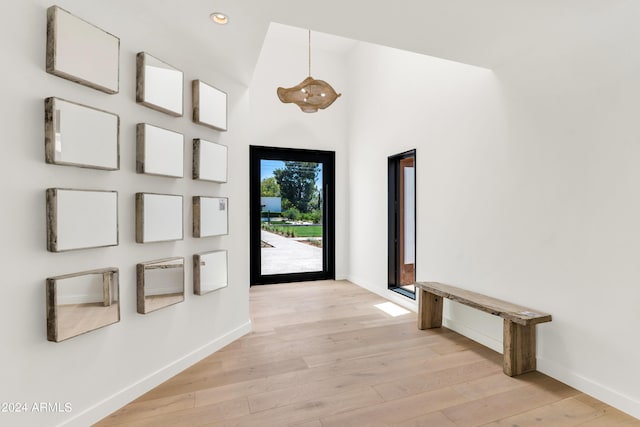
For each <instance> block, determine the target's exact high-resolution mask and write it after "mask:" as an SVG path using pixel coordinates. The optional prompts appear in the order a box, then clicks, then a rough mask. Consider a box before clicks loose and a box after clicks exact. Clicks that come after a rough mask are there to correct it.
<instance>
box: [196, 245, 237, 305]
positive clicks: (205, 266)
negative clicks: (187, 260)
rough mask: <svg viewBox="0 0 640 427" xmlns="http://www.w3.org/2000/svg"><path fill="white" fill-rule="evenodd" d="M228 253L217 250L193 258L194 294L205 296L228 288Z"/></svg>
mask: <svg viewBox="0 0 640 427" xmlns="http://www.w3.org/2000/svg"><path fill="white" fill-rule="evenodd" d="M228 275H229V273H228V255H227V251H226V250H224V249H222V250H217V251H211V252H204V253H200V254H195V255H194V256H193V292H194V293H195V294H196V295H205V294H208V293H209V292H213V291H216V290H218V289H222V288H226V287H227V286H228V283H229V280H228Z"/></svg>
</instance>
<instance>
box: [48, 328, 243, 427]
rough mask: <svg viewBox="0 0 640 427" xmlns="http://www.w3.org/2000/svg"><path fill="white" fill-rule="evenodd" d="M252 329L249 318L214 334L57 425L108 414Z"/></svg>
mask: <svg viewBox="0 0 640 427" xmlns="http://www.w3.org/2000/svg"><path fill="white" fill-rule="evenodd" d="M249 332H251V321H247V322H246V323H244V324H243V325H241V326H239V327H238V328H236V329H234V330H232V331H230V332H228V333H226V334H225V335H223V336H221V337H218V338H216V339H215V340H213V341H211V342H210V343H207V344H205V345H203V346H202V347H200V348H197V349H196V350H194V351H192V352H191V353H189V354H186V355H184V356H183V357H181V358H180V359H178V360H176V361H174V362H171V363H170V364H168V365H167V366H165V367H164V368H161V369H159V370H157V371H156V372H153V373H151V374H150V375H148V376H146V377H145V378H142V379H141V380H139V381H137V382H135V383H133V384H131V385H129V386H128V387H126V388H125V389H123V390H120V391H119V392H117V393H115V394H113V395H112V396H109V397H108V398H106V399H104V400H102V401H101V402H98V403H96V404H95V405H93V406H91V407H89V408H87V409H85V410H84V411H82V412H80V413H79V414H78V415H76V416H75V417H73V418H70V419H68V420H66V421H64V422H63V423H62V424H59V425H58V427H62V426H65V427H76V426H77V427H85V426H88V425H92V424H94V423H96V422H98V421H100V420H101V419H103V418H104V417H106V416H108V415H110V414H111V413H113V412H115V411H116V410H118V409H120V408H121V407H123V406H124V405H126V404H127V403H129V402H131V401H132V400H134V399H136V398H137V397H139V396H141V395H143V394H144V393H146V392H147V391H149V390H151V389H153V388H154V387H157V386H158V385H160V384H162V383H163V382H165V381H166V380H168V379H169V378H171V377H173V376H174V375H176V374H178V373H180V372H182V371H184V370H185V369H186V368H188V367H190V366H191V365H193V364H195V363H197V362H199V361H200V360H202V359H204V358H205V357H207V356H209V355H211V354H212V353H215V352H216V351H218V350H220V349H221V348H222V347H224V346H226V345H228V344H231V343H232V342H233V341H235V340H237V339H238V338H240V337H242V336H243V335H246V334H248V333H249Z"/></svg>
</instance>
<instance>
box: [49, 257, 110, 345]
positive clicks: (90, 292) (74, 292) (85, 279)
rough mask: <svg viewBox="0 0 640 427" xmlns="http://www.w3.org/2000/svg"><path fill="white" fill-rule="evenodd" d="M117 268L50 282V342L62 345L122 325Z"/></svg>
mask: <svg viewBox="0 0 640 427" xmlns="http://www.w3.org/2000/svg"><path fill="white" fill-rule="evenodd" d="M118 279H119V270H118V269H117V268H115V267H109V268H103V269H98V270H90V271H83V272H80V273H73V274H66V275H63V276H56V277H49V278H47V279H46V283H45V285H46V306H47V340H48V341H52V342H61V341H65V340H67V339H70V338H73V337H76V336H78V335H82V334H85V333H87V332H91V331H94V330H96V329H100V328H103V327H105V326H109V325H112V324H114V323H117V322H119V321H120V296H119V280H118Z"/></svg>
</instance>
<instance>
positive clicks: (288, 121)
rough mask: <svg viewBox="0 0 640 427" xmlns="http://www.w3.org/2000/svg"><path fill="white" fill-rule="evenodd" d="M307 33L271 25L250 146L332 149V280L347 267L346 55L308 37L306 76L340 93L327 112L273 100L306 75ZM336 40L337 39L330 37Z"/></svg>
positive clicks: (257, 75)
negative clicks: (309, 65)
mask: <svg viewBox="0 0 640 427" xmlns="http://www.w3.org/2000/svg"><path fill="white" fill-rule="evenodd" d="M307 37H308V36H307V32H306V31H304V30H301V29H299V28H293V27H288V26H284V25H280V24H271V26H270V27H269V31H268V32H267V36H266V38H265V42H264V45H263V47H262V51H261V52H260V57H259V59H258V63H257V65H256V69H255V72H254V75H253V80H252V81H251V101H250V103H251V144H252V145H259V146H270V147H286V148H300V149H313V150H327V151H335V153H336V278H344V277H345V276H346V272H347V269H348V265H349V264H348V262H349V261H348V243H349V239H348V223H347V221H346V219H347V209H348V199H347V186H346V185H345V183H346V182H347V179H348V177H347V166H348V159H347V150H346V142H347V119H348V118H347V115H348V99H349V97H350V94H349V96H347V93H348V89H347V61H346V58H347V55H348V51H345V52H343V53H340V52H338V53H336V52H329V51H324V50H322V49H321V47H320V45H319V44H318V45H317V46H316V42H315V41H316V40H317V39H316V38H319V37H327V36H323V35H318V34H315V35H312V46H313V47H312V53H311V54H312V65H311V75H312V76H313V77H314V78H316V79H321V80H325V81H327V82H328V83H329V84H331V86H333V88H334V89H335V90H336V92H338V93H341V92H345V95H344V96H343V97H341V98H338V99H337V100H336V101H335V102H334V103H333V104H332V105H331V106H330V107H329V108H327V109H325V110H319V111H318V112H316V113H303V112H302V111H301V110H300V108H299V107H297V106H296V105H295V104H283V103H282V102H280V100H279V99H278V95H277V94H276V89H277V88H278V87H280V86H281V87H285V88H288V87H292V86H295V85H297V84H298V83H300V82H301V81H302V80H304V79H305V78H306V77H307V76H308V65H307V64H308V63H307V60H308V56H307V55H308V53H307V52H308V47H307ZM336 39H338V38H336Z"/></svg>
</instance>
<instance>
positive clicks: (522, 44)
mask: <svg viewBox="0 0 640 427" xmlns="http://www.w3.org/2000/svg"><path fill="white" fill-rule="evenodd" d="M97 3H104V4H105V6H104V7H110V8H113V7H118V5H120V4H121V5H122V7H123V8H125V10H133V11H134V13H136V11H137V13H139V14H140V18H141V19H142V18H144V22H148V21H149V20H150V18H153V20H154V21H155V22H157V23H158V24H159V25H162V26H165V27H167V28H171V29H172V30H173V31H172V32H175V33H177V34H180V35H181V37H184V38H185V40H187V41H189V42H190V43H193V44H194V45H196V46H198V45H199V46H201V49H203V51H206V52H207V54H208V55H214V56H215V57H217V58H219V59H220V64H224V67H225V69H226V70H225V71H226V73H228V74H229V75H230V76H233V77H234V78H237V79H238V80H239V81H240V82H242V83H243V84H248V83H249V81H250V79H251V75H252V73H253V69H254V67H255V64H256V62H257V59H258V56H259V54H260V49H261V46H262V42H263V40H264V38H265V35H266V33H267V30H268V28H269V24H270V22H277V23H280V24H285V25H288V26H294V27H299V28H310V29H311V30H313V31H314V32H321V33H328V34H333V35H337V36H341V37H344V38H346V39H353V40H361V41H367V42H371V43H376V44H380V45H384V46H389V47H395V48H399V49H404V50H408V51H413V52H416V53H421V54H426V55H432V56H436V57H440V58H445V59H450V60H454V61H458V62H463V63H468V64H472V65H478V66H483V67H487V68H492V69H495V68H497V67H500V66H502V65H503V64H505V63H508V62H509V61H510V60H512V59H513V58H516V57H518V56H519V55H523V54H527V52H528V51H530V50H538V49H554V46H556V45H557V44H560V45H564V46H567V45H571V43H579V42H581V41H582V40H584V38H585V35H588V34H590V33H593V32H596V33H597V32H598V31H618V32H620V31H625V28H620V27H621V26H620V25H619V24H618V23H619V22H620V20H621V19H622V22H629V27H630V28H629V29H627V30H629V31H632V30H631V28H636V27H638V25H637V18H638V17H640V1H637V0H395V1H394V2H389V1H382V0H323V1H315V2H312V1H309V0H182V1H180V2H178V1H175V0H136V1H130V0H111V1H109V2H97ZM214 11H220V12H225V13H227V14H228V15H229V16H230V23H229V24H228V25H227V26H219V25H214V24H212V23H211V21H210V20H209V14H210V13H211V12H214ZM633 23H635V24H633ZM622 27H624V25H623V26H622ZM314 34H315V33H314ZM277 36H278V37H286V32H282V31H281V32H280V34H278V35H277ZM303 37H304V35H303ZM296 38H297V36H296ZM314 40H315V41H314ZM302 42H303V43H304V42H306V39H303V41H302ZM312 43H313V44H314V48H319V49H320V48H322V49H329V50H331V49H337V50H340V49H345V48H346V47H348V43H346V42H344V40H342V41H337V42H336V40H334V39H332V38H331V37H325V38H323V37H322V36H321V35H314V36H312Z"/></svg>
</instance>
